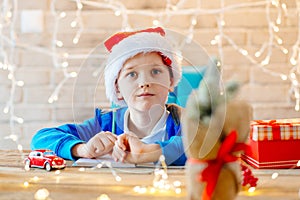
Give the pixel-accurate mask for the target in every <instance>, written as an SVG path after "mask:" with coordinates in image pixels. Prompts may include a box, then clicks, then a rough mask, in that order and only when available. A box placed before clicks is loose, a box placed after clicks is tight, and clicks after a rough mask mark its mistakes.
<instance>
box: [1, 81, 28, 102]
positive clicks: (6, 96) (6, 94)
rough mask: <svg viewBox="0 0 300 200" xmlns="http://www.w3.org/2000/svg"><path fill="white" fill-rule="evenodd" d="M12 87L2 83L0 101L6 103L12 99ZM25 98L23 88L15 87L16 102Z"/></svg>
mask: <svg viewBox="0 0 300 200" xmlns="http://www.w3.org/2000/svg"><path fill="white" fill-rule="evenodd" d="M10 94H11V87H10V86H1V85H0V103H6V102H8V101H9V100H10ZM22 98H23V89H22V88H20V87H16V88H15V92H14V101H13V102H14V103H19V102H21V101H22Z"/></svg>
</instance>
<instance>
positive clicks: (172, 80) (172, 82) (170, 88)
mask: <svg viewBox="0 0 300 200" xmlns="http://www.w3.org/2000/svg"><path fill="white" fill-rule="evenodd" d="M174 88H175V87H174V78H170V87H169V92H173V91H174Z"/></svg>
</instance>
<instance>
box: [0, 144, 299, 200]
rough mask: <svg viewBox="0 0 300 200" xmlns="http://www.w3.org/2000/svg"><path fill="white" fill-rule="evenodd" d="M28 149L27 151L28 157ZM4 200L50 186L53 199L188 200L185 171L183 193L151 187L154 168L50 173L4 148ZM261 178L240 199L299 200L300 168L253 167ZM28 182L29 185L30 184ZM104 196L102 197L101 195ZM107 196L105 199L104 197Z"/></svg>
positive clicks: (0, 164)
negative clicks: (27, 166)
mask: <svg viewBox="0 0 300 200" xmlns="http://www.w3.org/2000/svg"><path fill="white" fill-rule="evenodd" d="M27 154H28V151H25V152H24V153H23V156H27ZM0 155H1V157H0V199H3V200H4V199H5V200H10V199H14V200H17V199H21V200H23V199H25V200H26V199H30V200H32V199H35V198H34V195H35V194H36V192H37V191H38V190H39V189H43V188H45V189H47V190H48V191H49V193H50V195H49V198H48V199H51V200H57V199H59V200H61V199H63V200H68V199H70V200H71V199H72V200H74V199H80V200H97V198H98V197H100V195H103V194H106V195H108V197H109V199H111V200H115V199H124V200H131V199H138V200H140V199H152V200H153V199H162V200H164V199H172V200H174V199H186V198H185V196H186V188H185V170H184V169H169V170H168V175H169V182H170V183H173V182H174V181H180V182H181V183H182V185H181V186H180V187H179V188H181V192H180V193H178V194H177V193H176V192H175V191H174V190H168V191H163V190H155V191H154V190H150V188H151V187H152V186H153V185H152V184H153V179H154V173H153V169H149V168H148V169H145V168H142V169H139V168H128V169H119V170H117V169H116V173H117V175H118V176H120V177H121V179H122V180H121V181H116V179H115V177H114V176H113V175H112V173H111V171H110V170H109V169H108V168H101V169H98V168H96V169H93V168H79V167H71V165H72V163H71V161H68V167H67V168H65V169H63V170H59V171H55V170H54V171H51V172H47V171H45V170H43V169H36V168H31V169H30V171H25V170H24V164H23V163H22V161H23V157H22V154H21V153H20V152H18V151H1V150H0ZM275 172H277V173H279V176H278V178H276V179H274V180H273V179H272V178H271V176H272V174H273V173H275ZM253 173H254V174H255V175H256V176H257V177H258V178H259V182H258V187H257V189H256V191H255V192H254V193H251V194H250V193H248V192H245V191H242V192H240V193H239V195H238V197H237V199H238V200H245V199H251V200H258V199H261V200H262V199H264V200H265V199H272V200H279V199H280V200H282V199H284V200H292V199H293V200H299V199H300V196H299V189H300V170H299V169H293V170H253ZM26 184H27V185H26ZM136 186H140V187H144V188H145V189H147V190H146V191H140V192H136V191H135V190H134V189H135V188H136ZM98 199H100V198H98ZM103 199H105V198H103Z"/></svg>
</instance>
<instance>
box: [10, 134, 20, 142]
mask: <svg viewBox="0 0 300 200" xmlns="http://www.w3.org/2000/svg"><path fill="white" fill-rule="evenodd" d="M8 138H9V139H11V140H12V141H17V140H18V136H17V135H15V134H11V135H10V136H8Z"/></svg>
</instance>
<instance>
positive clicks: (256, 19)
mask: <svg viewBox="0 0 300 200" xmlns="http://www.w3.org/2000/svg"><path fill="white" fill-rule="evenodd" d="M270 13H271V18H272V17H275V16H276V15H275V14H276V13H275V12H274V11H272V10H271V11H270ZM275 19H276V18H275ZM224 21H225V26H228V27H247V28H255V27H257V28H261V27H266V26H267V25H268V22H267V20H266V12H265V9H245V8H244V9H237V10H233V11H231V12H226V13H225V15H224Z"/></svg>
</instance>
